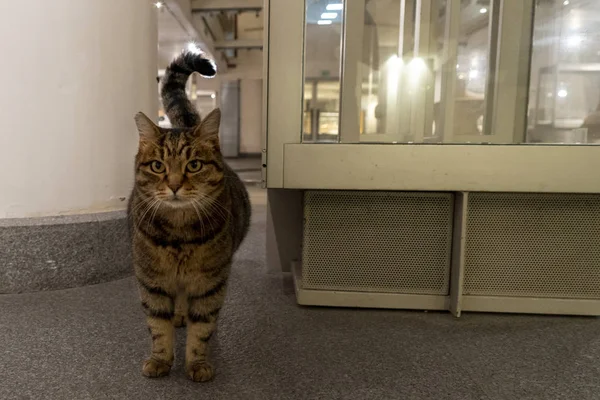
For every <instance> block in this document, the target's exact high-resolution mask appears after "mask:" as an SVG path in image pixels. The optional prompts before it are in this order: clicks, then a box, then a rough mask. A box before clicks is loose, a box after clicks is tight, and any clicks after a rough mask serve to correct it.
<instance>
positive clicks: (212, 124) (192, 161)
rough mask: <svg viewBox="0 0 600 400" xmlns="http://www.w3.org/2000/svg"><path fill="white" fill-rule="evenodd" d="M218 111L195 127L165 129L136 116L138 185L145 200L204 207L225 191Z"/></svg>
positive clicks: (219, 114) (136, 178)
mask: <svg viewBox="0 0 600 400" xmlns="http://www.w3.org/2000/svg"><path fill="white" fill-rule="evenodd" d="M220 120H221V112H220V110H219V109H218V108H217V109H215V110H213V111H212V112H211V113H210V114H208V115H207V116H206V118H205V119H204V120H203V121H202V122H201V123H200V125H199V126H197V127H195V128H189V129H188V128H174V129H164V128H160V127H158V126H156V125H155V124H154V122H152V121H151V120H150V119H149V118H148V117H147V116H146V115H144V114H143V113H138V114H137V115H136V116H135V122H136V124H137V128H138V132H139V135H140V142H139V149H138V153H137V156H136V158H135V170H136V174H135V185H136V188H137V190H138V191H139V193H140V194H141V195H142V196H143V197H144V198H146V199H149V200H148V201H149V202H150V201H151V200H158V201H161V202H162V203H161V204H165V205H169V206H172V207H176V208H179V207H194V206H202V204H204V203H205V202H206V201H210V200H211V199H214V198H216V197H217V196H218V195H219V194H220V192H221V191H222V190H223V179H224V171H223V167H224V165H223V158H222V155H221V151H220V148H219V124H220Z"/></svg>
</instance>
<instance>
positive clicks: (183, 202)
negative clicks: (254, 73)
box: [128, 64, 251, 381]
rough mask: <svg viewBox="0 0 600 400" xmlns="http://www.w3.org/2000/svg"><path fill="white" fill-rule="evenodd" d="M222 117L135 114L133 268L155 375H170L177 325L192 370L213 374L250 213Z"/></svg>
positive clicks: (148, 366) (178, 106) (147, 370)
mask: <svg viewBox="0 0 600 400" xmlns="http://www.w3.org/2000/svg"><path fill="white" fill-rule="evenodd" d="M172 65H173V64H172ZM171 72H172V71H171ZM163 91H164V90H163ZM171 98H174V97H171ZM188 106H189V102H187V99H186V101H185V102H180V103H173V104H171V113H172V115H182V114H180V113H181V110H182V109H185V108H186V107H188ZM173 110H175V111H173ZM186 118H188V119H189V120H194V117H189V116H188V117H186ZM183 120H186V119H185V118H183V119H181V120H180V121H183ZM219 121H220V112H219V110H218V109H217V110H214V111H213V112H211V113H210V114H209V115H208V116H207V117H206V118H205V119H204V121H202V123H200V124H199V125H198V126H190V127H187V126H186V127H179V128H173V129H162V128H159V127H158V126H156V125H155V124H154V123H153V122H152V121H150V120H149V119H148V118H147V117H146V116H144V115H143V114H141V113H140V114H138V115H137V116H136V123H137V126H138V131H139V133H140V143H139V150H138V154H137V156H136V158H135V186H134V189H133V192H132V195H131V197H130V201H129V209H128V214H129V221H130V228H131V236H132V241H133V260H134V269H135V274H136V277H137V279H138V283H139V285H138V286H139V292H140V297H141V301H142V308H143V309H144V312H145V313H146V316H147V324H148V328H149V331H150V336H151V339H152V346H151V354H150V357H149V358H148V360H146V361H145V363H144V365H143V368H142V373H143V374H144V375H146V376H149V377H159V376H164V375H167V374H168V373H169V371H170V369H171V366H172V365H173V357H174V356H173V355H174V351H173V339H174V327H176V326H183V325H187V343H186V353H185V354H186V356H185V357H186V371H187V374H188V376H189V377H190V378H191V379H192V380H194V381H207V380H210V379H211V378H212V377H213V374H214V373H213V368H212V366H211V365H210V363H209V362H208V359H207V346H208V341H209V339H210V338H211V336H212V335H213V333H214V331H215V327H216V323H217V319H218V316H219V311H220V309H221V307H222V306H223V301H224V299H225V293H226V290H227V282H228V278H229V272H230V267H231V260H232V258H233V256H234V253H235V252H236V250H237V249H238V248H239V246H240V244H241V243H242V241H243V239H244V237H245V236H246V233H247V232H248V227H249V222H250V211H251V209H250V202H249V199H248V193H247V191H246V188H245V186H244V184H243V183H242V182H241V180H240V179H239V178H238V176H237V175H236V174H235V172H234V171H233V170H231V168H229V166H228V165H227V164H226V163H225V162H224V160H223V157H222V155H221V153H220V149H219V141H218V128H219ZM194 160H199V161H200V162H201V168H199V169H198V170H197V171H196V170H194V171H191V166H194V165H196V164H194ZM155 161H160V163H161V165H160V166H159V165H156V164H155V163H154V162H155ZM175 194H176V195H175ZM175 197H176V198H175Z"/></svg>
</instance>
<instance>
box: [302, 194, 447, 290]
mask: <svg viewBox="0 0 600 400" xmlns="http://www.w3.org/2000/svg"><path fill="white" fill-rule="evenodd" d="M304 201H305V202H304V240H303V253H302V254H303V258H302V284H303V286H304V288H307V289H322V290H340V291H362V292H390V293H406V294H433V295H446V294H448V276H449V270H450V252H451V242H452V212H453V198H452V195H451V194H448V193H396V192H335V191H308V192H306V194H305V198H304Z"/></svg>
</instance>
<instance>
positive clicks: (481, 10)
mask: <svg viewBox="0 0 600 400" xmlns="http://www.w3.org/2000/svg"><path fill="white" fill-rule="evenodd" d="M486 12H487V8H485V7H482V8H481V9H479V14H485V13H486Z"/></svg>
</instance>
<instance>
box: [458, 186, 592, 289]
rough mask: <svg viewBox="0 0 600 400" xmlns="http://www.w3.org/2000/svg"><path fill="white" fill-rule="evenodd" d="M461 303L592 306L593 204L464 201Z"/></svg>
mask: <svg viewBox="0 0 600 400" xmlns="http://www.w3.org/2000/svg"><path fill="white" fill-rule="evenodd" d="M467 215H468V217H467V233H466V243H465V280H464V294H465V295H485V296H517V297H554V298H557V297H558V298H593V299H598V298H600V196H597V195H577V194H512V193H470V194H469V202H468V213H467Z"/></svg>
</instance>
